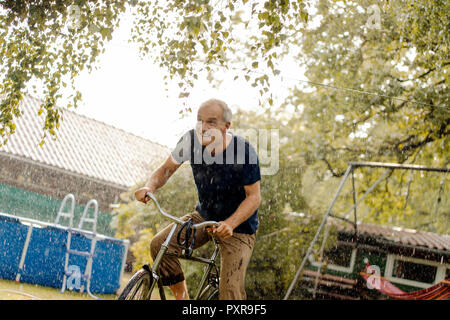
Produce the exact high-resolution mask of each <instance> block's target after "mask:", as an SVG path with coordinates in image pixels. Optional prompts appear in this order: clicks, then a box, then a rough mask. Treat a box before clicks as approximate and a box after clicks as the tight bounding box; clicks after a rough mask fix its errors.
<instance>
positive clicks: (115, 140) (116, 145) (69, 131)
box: [0, 95, 169, 188]
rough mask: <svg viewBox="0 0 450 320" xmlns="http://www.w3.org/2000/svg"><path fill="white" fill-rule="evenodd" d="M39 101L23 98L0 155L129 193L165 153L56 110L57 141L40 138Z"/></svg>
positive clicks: (125, 134) (159, 147)
mask: <svg viewBox="0 0 450 320" xmlns="http://www.w3.org/2000/svg"><path fill="white" fill-rule="evenodd" d="M41 103H42V101H41V100H39V99H37V98H34V97H31V96H29V95H25V96H24V98H23V101H22V102H21V110H22V111H23V115H22V116H21V117H20V118H17V119H16V120H15V123H16V131H15V133H14V134H13V135H12V136H11V137H10V138H9V141H8V143H7V144H6V145H4V146H1V147H0V153H2V154H7V155H11V156H15V157H18V158H20V159H23V160H27V161H32V162H34V163H36V164H42V165H47V166H51V167H56V168H59V169H63V170H64V171H67V172H70V173H74V174H78V175H82V176H85V177H89V178H93V179H95V180H100V181H103V182H106V183H110V184H113V185H116V186H118V187H121V188H128V187H131V186H133V185H134V184H136V183H138V182H141V181H143V180H144V179H146V178H148V176H149V174H150V173H151V170H153V169H154V168H155V167H156V166H157V165H158V164H160V162H161V161H162V160H163V158H164V157H167V156H168V154H169V149H168V148H167V147H165V146H162V145H160V144H158V143H155V142H152V141H150V140H147V139H144V138H142V137H139V136H136V135H133V134H131V133H128V132H125V131H124V130H121V129H118V128H115V127H113V126H111V125H108V124H105V123H103V122H100V121H97V120H94V119H91V118H88V117H85V116H83V115H79V114H77V113H75V112H73V111H70V110H68V109H61V113H62V116H63V120H62V121H61V126H60V128H59V130H57V139H56V140H54V139H52V138H51V137H47V138H46V140H45V143H44V145H43V146H42V147H40V146H39V143H40V141H41V136H42V134H43V129H42V128H43V123H44V115H41V116H38V115H37V113H38V110H39V106H40V105H41Z"/></svg>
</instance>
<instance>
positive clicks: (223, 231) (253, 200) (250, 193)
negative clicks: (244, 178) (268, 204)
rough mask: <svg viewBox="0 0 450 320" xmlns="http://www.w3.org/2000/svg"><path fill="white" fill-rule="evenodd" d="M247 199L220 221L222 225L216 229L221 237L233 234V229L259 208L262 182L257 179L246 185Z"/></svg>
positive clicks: (224, 237) (215, 231)
mask: <svg viewBox="0 0 450 320" xmlns="http://www.w3.org/2000/svg"><path fill="white" fill-rule="evenodd" d="M244 189H245V199H244V201H242V202H241V204H240V205H239V207H238V208H237V209H236V211H235V212H234V213H233V214H232V215H231V216H230V217H228V218H227V219H226V220H225V221H220V225H219V226H218V227H217V228H216V229H215V230H214V233H215V234H217V235H218V236H219V237H221V238H223V239H226V238H229V237H231V236H232V235H233V230H234V229H235V228H236V227H238V226H239V225H240V224H241V223H242V222H244V221H245V220H247V219H248V218H250V216H251V215H252V214H253V213H254V212H255V211H256V209H258V207H259V205H260V203H261V192H260V182H259V181H257V182H255V183H253V184H250V185H248V186H244Z"/></svg>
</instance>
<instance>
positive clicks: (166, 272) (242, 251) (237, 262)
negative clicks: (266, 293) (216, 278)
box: [150, 211, 255, 300]
mask: <svg viewBox="0 0 450 320" xmlns="http://www.w3.org/2000/svg"><path fill="white" fill-rule="evenodd" d="M189 218H192V219H193V221H194V223H195V224H196V223H199V222H203V221H204V219H203V218H202V217H201V216H200V214H199V213H198V212H197V211H195V212H193V213H190V214H187V215H185V216H183V217H182V218H181V219H182V220H185V221H186V220H188V219H189ZM172 227H173V223H172V224H170V225H169V226H167V227H166V228H164V229H163V230H161V231H160V232H158V233H157V234H156V235H155V237H154V238H153V239H152V241H151V243H150V252H151V255H152V258H153V259H155V258H156V255H157V254H158V252H159V249H160V248H161V245H162V244H163V242H164V241H165V240H166V238H167V236H168V235H169V232H170V230H171V228H172ZM179 229H180V226H178V227H177V230H176V232H175V234H174V236H173V237H172V239H171V241H170V244H169V248H168V251H169V252H174V253H178V254H181V250H182V249H183V248H181V247H180V246H179V245H178V244H177V237H176V235H177V233H178V230H179ZM184 234H185V233H184V231H183V232H182V236H181V238H182V240H184V237H183V236H184ZM210 240H211V239H210V236H209V234H208V232H207V231H206V230H205V229H204V228H202V229H198V230H197V232H196V238H195V244H194V249H195V248H198V247H201V246H203V245H204V244H205V243H207V242H208V241H210ZM217 240H218V242H219V248H220V266H221V267H220V285H219V299H220V300H245V299H246V298H247V295H246V293H245V272H246V269H247V265H248V262H249V261H250V257H251V255H252V251H253V246H254V243H255V234H252V235H250V234H244V233H233V236H232V237H230V238H228V239H220V238H219V237H217ZM159 271H160V275H161V280H162V283H163V285H165V286H171V285H173V284H176V283H178V282H181V281H183V280H185V278H184V273H183V270H182V269H181V265H180V261H179V260H178V259H177V258H176V257H170V256H164V257H163V259H162V260H161V264H160V267H159Z"/></svg>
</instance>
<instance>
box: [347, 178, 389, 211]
mask: <svg viewBox="0 0 450 320" xmlns="http://www.w3.org/2000/svg"><path fill="white" fill-rule="evenodd" d="M390 171H392V169H387V170H386V171H385V172H384V173H383V174H382V175H381V177H380V178H378V180H377V181H375V183H374V184H373V185H371V186H370V188H369V189H367V191H366V192H365V193H364V194H363V195H362V197H361V198H359V199H358V202H356V203H355V204H354V205H353V207H352V208H351V209H350V210H349V211H348V212H347V213H346V214H345V215H344V218H345V219H348V216H349V215H350V213H352V211H353V209H354V208H356V207H357V206H358V205H359V204H360V203H361V201H363V200H364V199H365V198H366V197H367V195H368V194H369V193H371V192H372V190H373V189H375V188H376V186H377V185H378V184H379V183H380V182H381V181H383V179H384V178H386V176H387V175H388V173H389V172H390Z"/></svg>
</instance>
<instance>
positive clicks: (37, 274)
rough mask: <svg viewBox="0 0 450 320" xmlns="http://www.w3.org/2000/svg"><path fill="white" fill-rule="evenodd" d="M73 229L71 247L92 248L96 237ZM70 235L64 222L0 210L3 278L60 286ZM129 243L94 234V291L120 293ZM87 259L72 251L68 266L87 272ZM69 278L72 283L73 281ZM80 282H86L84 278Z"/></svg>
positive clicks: (86, 249) (0, 274)
mask: <svg viewBox="0 0 450 320" xmlns="http://www.w3.org/2000/svg"><path fill="white" fill-rule="evenodd" d="M70 233H71V244H70V249H72V250H77V251H82V252H86V251H89V250H90V248H91V241H93V237H92V236H90V235H89V232H84V231H82V230H77V229H72V231H71V232H70ZM68 235H69V229H68V228H67V227H64V226H59V225H54V224H49V223H44V222H40V221H36V220H32V219H26V218H20V217H15V216H11V215H8V214H4V213H0V278H3V279H8V280H18V281H20V282H25V283H32V284H38V285H42V286H48V287H54V288H61V287H62V284H63V278H64V264H65V259H66V249H67V240H68ZM128 245H129V242H128V240H121V239H115V238H111V237H106V236H103V235H100V234H96V235H95V250H94V254H93V258H92V272H91V281H90V291H91V292H92V293H101V294H114V293H117V291H118V289H119V288H120V282H121V278H122V274H123V270H124V267H125V258H126V255H127V251H128ZM87 261H88V258H87V257H85V256H80V255H76V254H69V260H68V266H69V267H70V266H71V268H76V269H77V270H79V271H80V272H81V273H82V274H84V271H85V268H86V264H87ZM72 270H73V269H72ZM72 280H73V279H72ZM69 282H70V283H71V284H73V281H69ZM81 283H82V284H84V285H86V282H85V281H83V280H81ZM84 287H85V286H84ZM82 288H83V287H82ZM73 289H74V290H77V289H79V288H76V287H75V288H73ZM66 290H67V288H66Z"/></svg>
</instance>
